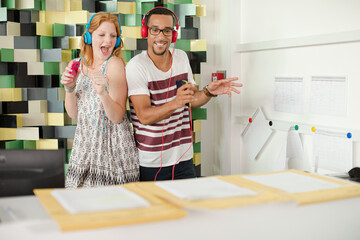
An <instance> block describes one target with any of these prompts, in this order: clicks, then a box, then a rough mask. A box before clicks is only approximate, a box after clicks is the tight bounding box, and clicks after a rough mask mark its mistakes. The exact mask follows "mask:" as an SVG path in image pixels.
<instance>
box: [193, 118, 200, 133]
mask: <svg viewBox="0 0 360 240" xmlns="http://www.w3.org/2000/svg"><path fill="white" fill-rule="evenodd" d="M193 131H194V132H200V131H201V120H194V121H193Z"/></svg>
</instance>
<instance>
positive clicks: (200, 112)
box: [191, 108, 207, 120]
mask: <svg viewBox="0 0 360 240" xmlns="http://www.w3.org/2000/svg"><path fill="white" fill-rule="evenodd" d="M191 117H192V119H194V120H196V119H199V120H206V119H207V109H206V108H194V109H191Z"/></svg>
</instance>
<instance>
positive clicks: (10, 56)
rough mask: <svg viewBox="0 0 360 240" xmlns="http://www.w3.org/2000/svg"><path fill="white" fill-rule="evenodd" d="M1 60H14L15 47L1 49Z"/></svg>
mask: <svg viewBox="0 0 360 240" xmlns="http://www.w3.org/2000/svg"><path fill="white" fill-rule="evenodd" d="M0 52H1V53H0V56H1V62H14V49H9V48H2V49H0Z"/></svg>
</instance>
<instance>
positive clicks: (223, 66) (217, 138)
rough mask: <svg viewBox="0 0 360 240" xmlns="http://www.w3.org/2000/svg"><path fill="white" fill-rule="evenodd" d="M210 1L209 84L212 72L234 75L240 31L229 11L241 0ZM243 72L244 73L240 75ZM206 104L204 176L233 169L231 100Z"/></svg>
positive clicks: (204, 78) (205, 23)
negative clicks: (233, 59) (232, 61)
mask: <svg viewBox="0 0 360 240" xmlns="http://www.w3.org/2000/svg"><path fill="white" fill-rule="evenodd" d="M201 4H202V5H206V16H205V17H201V20H200V21H201V22H200V24H201V28H200V29H201V31H200V39H206V40H207V61H206V63H202V65H201V82H202V86H200V87H201V88H202V87H203V86H206V85H207V84H209V83H210V82H211V73H214V72H216V71H218V70H225V71H227V75H228V77H230V76H232V73H231V69H230V65H231V55H232V53H233V51H234V49H235V45H236V43H237V42H238V41H237V40H238V39H239V36H240V32H237V31H234V29H235V30H236V27H235V28H234V25H233V23H232V19H233V18H234V15H231V14H229V13H230V12H232V11H233V10H234V8H238V11H240V7H239V6H240V4H239V2H238V1H227V0H225V1H214V0H202V1H201ZM238 76H240V75H238ZM204 107H206V108H207V112H208V119H207V120H206V121H202V123H201V124H202V131H201V133H202V136H201V137H202V141H201V147H202V149H201V161H202V163H201V171H202V175H203V176H209V175H218V174H229V173H230V172H231V161H230V153H231V142H230V132H231V112H230V110H231V101H230V99H229V98H228V97H227V96H219V97H217V98H213V99H212V100H211V101H210V102H209V103H207V104H206V105H205V106H204Z"/></svg>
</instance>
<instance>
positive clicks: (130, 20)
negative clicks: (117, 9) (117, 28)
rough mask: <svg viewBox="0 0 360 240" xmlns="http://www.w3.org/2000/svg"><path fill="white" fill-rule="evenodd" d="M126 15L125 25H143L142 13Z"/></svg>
mask: <svg viewBox="0 0 360 240" xmlns="http://www.w3.org/2000/svg"><path fill="white" fill-rule="evenodd" d="M124 15H125V23H124V25H125V26H141V20H142V18H141V15H140V14H124Z"/></svg>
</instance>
